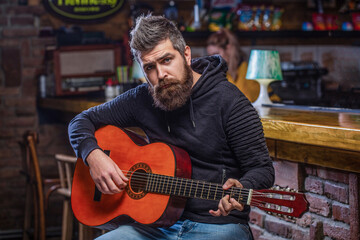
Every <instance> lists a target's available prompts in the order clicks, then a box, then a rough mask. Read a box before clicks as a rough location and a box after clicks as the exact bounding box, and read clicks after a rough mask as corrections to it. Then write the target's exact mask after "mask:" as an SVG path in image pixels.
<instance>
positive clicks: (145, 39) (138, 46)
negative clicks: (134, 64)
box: [130, 14, 186, 62]
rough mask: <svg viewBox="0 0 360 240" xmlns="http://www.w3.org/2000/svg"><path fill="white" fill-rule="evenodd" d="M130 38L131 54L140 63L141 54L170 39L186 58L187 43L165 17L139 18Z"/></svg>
mask: <svg viewBox="0 0 360 240" xmlns="http://www.w3.org/2000/svg"><path fill="white" fill-rule="evenodd" d="M130 36H131V40H130V48H131V52H132V54H133V56H134V58H135V60H137V61H138V62H139V61H140V58H141V54H143V53H146V52H149V51H151V50H152V49H154V48H155V47H156V45H158V44H159V43H160V42H161V41H164V40H166V39H170V41H171V43H172V45H173V47H174V49H175V50H177V51H178V52H179V53H180V54H181V56H184V52H185V46H186V43H185V40H184V38H183V36H182V34H181V32H180V31H179V30H178V28H177V27H176V25H175V24H174V23H173V22H171V21H170V20H168V19H166V18H165V17H163V16H153V15H151V14H148V15H146V16H144V15H142V16H140V17H138V18H137V19H136V24H135V27H134V28H133V29H132V30H131V32H130Z"/></svg>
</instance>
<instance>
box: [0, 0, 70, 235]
mask: <svg viewBox="0 0 360 240" xmlns="http://www.w3.org/2000/svg"><path fill="white" fill-rule="evenodd" d="M43 14H45V10H44V9H43V7H42V6H18V4H17V1H15V0H0V116H1V117H0V231H2V230H9V229H21V228H22V225H23V215H24V213H23V211H24V202H25V181H26V179H25V177H24V176H23V175H21V174H20V170H21V166H22V164H21V155H20V148H19V145H18V141H20V140H21V138H22V135H23V134H24V132H25V131H27V130H35V131H37V132H39V133H40V137H39V138H40V145H39V148H38V153H39V160H40V165H41V169H42V171H43V174H44V175H45V176H46V175H49V176H57V167H56V163H55V161H54V159H53V155H54V153H56V152H63V153H69V152H70V149H69V147H68V145H66V144H64V143H65V142H66V141H67V137H66V126H65V125H64V124H45V125H41V126H40V125H39V116H38V112H37V106H36V100H37V99H36V96H37V84H38V83H37V79H38V76H39V74H41V73H42V72H43V71H44V52H45V46H46V45H51V44H54V43H55V39H54V38H39V37H38V32H39V26H38V24H37V23H38V22H39V18H40V17H41V15H43ZM59 206H61V199H60V198H59V197H55V196H54V197H52V198H51V201H50V205H49V209H48V211H47V212H48V213H47V214H48V226H60V224H61V208H59Z"/></svg>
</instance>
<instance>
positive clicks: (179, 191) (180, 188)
mask: <svg viewBox="0 0 360 240" xmlns="http://www.w3.org/2000/svg"><path fill="white" fill-rule="evenodd" d="M182 182H183V179H182V178H181V181H180V185H179V196H180V195H181V194H180V191H181V186H182Z"/></svg>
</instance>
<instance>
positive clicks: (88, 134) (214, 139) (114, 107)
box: [69, 56, 274, 224]
mask: <svg viewBox="0 0 360 240" xmlns="http://www.w3.org/2000/svg"><path fill="white" fill-rule="evenodd" d="M191 67H192V69H193V70H194V71H196V72H197V73H199V74H201V77H200V79H199V80H198V81H197V83H196V84H195V85H194V87H193V89H192V93H191V97H190V99H189V101H188V102H187V103H186V104H185V105H184V106H183V107H181V108H179V109H176V110H174V111H170V112H165V111H163V110H161V109H159V108H156V107H154V104H153V99H152V96H151V95H150V94H149V92H148V84H142V85H140V86H138V87H136V88H134V89H131V90H129V91H127V92H126V93H124V94H122V95H120V96H118V97H116V98H115V99H114V100H112V101H110V102H107V103H104V104H102V105H99V106H96V107H93V108H90V109H88V110H86V111H84V112H82V113H80V114H79V115H77V116H76V117H75V118H74V119H73V120H72V121H71V122H70V124H69V137H70V142H71V145H72V146H73V148H74V150H75V153H76V155H77V156H78V157H81V158H82V159H86V157H87V156H88V154H89V153H90V152H91V151H92V150H94V149H96V148H99V146H98V145H97V142H96V139H95V138H94V132H95V130H96V129H98V128H100V127H101V126H104V125H115V126H118V127H134V126H135V127H140V128H141V129H142V130H143V131H144V132H145V133H146V134H147V136H148V138H149V140H150V142H159V141H160V142H165V143H168V144H172V145H175V146H178V147H180V148H182V149H184V150H186V151H187V152H188V153H189V155H190V158H191V164H192V178H193V179H196V180H203V181H207V182H212V183H219V184H222V183H224V182H225V181H226V180H227V179H228V178H235V179H238V180H239V181H240V182H241V183H242V185H243V186H244V187H245V188H252V189H263V188H269V187H271V186H272V184H273V181H274V169H273V166H272V162H271V159H270V157H269V154H268V149H267V147H266V143H265V139H264V134H263V129H262V125H261V122H260V119H259V117H258V115H257V112H256V110H255V109H254V108H253V106H252V105H251V103H250V102H249V100H248V99H247V98H246V97H245V96H244V95H243V94H242V93H241V92H240V91H239V90H238V89H237V87H236V86H234V85H233V84H231V83H230V82H228V81H227V79H226V71H227V66H226V63H225V61H224V60H223V59H222V58H221V57H220V56H210V57H204V58H198V59H193V60H192V64H191ZM217 206H218V202H216V201H209V200H202V199H188V200H187V203H186V207H185V210H184V213H183V218H184V219H190V220H192V221H197V222H206V223H219V224H222V223H246V222H247V221H248V214H249V211H250V209H249V207H246V208H245V210H244V211H242V212H240V211H237V210H233V211H231V213H230V214H229V215H228V216H221V217H213V216H211V215H210V214H209V210H210V209H213V210H217V209H218V207H217Z"/></svg>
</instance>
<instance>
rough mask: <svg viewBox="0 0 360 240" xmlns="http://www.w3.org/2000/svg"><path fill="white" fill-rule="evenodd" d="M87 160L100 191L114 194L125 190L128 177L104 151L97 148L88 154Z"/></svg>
mask: <svg viewBox="0 0 360 240" xmlns="http://www.w3.org/2000/svg"><path fill="white" fill-rule="evenodd" d="M86 161H87V163H88V164H89V167H90V175H91V177H92V179H93V180H94V183H95V185H96V187H97V188H98V189H99V191H100V192H102V193H105V194H114V193H120V192H121V191H122V190H124V188H125V187H126V185H127V182H128V179H127V178H126V177H125V175H124V173H123V172H122V171H121V170H120V168H119V167H118V165H116V163H115V162H114V161H113V160H112V159H111V158H110V157H109V156H108V155H106V154H105V153H104V152H103V151H101V150H100V149H95V150H94V151H92V152H91V153H90V154H89V155H88V157H87V158H86Z"/></svg>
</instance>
